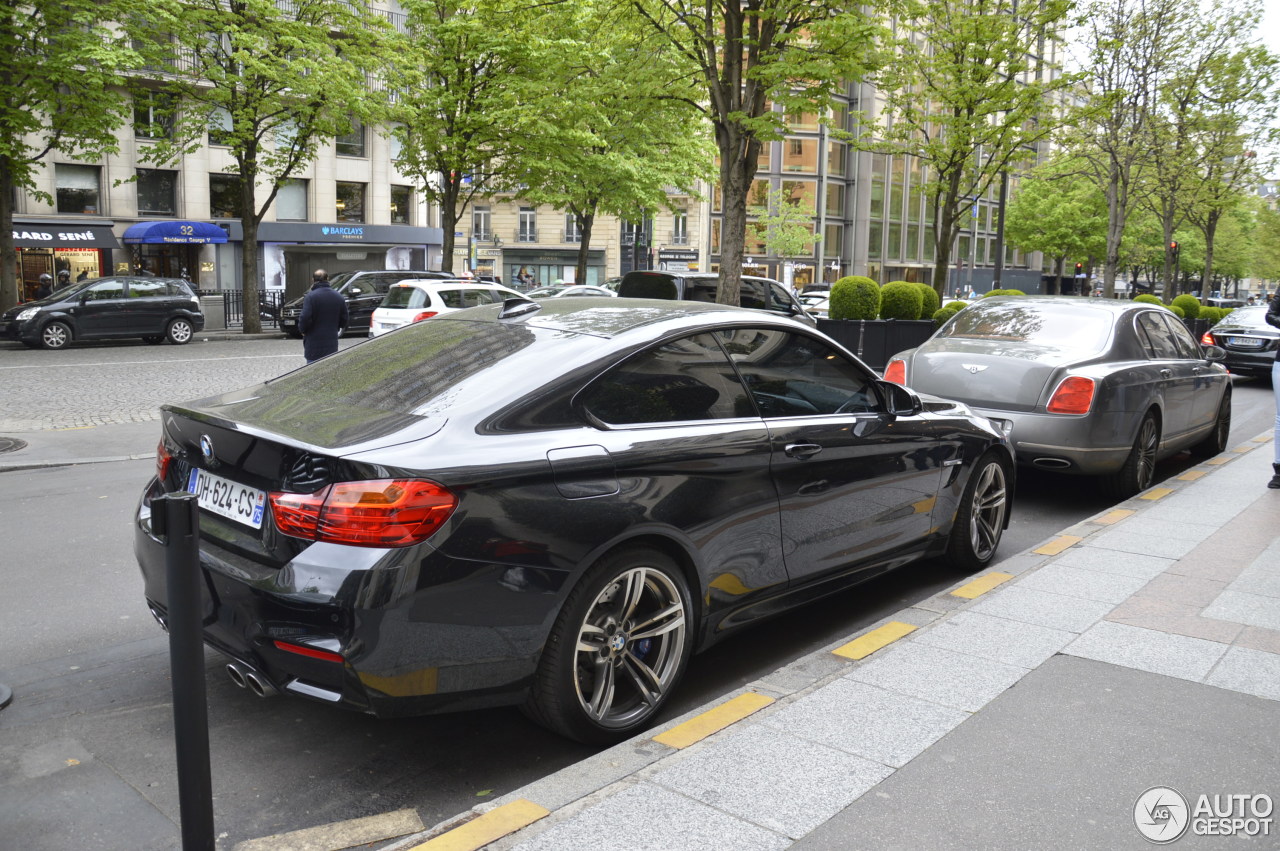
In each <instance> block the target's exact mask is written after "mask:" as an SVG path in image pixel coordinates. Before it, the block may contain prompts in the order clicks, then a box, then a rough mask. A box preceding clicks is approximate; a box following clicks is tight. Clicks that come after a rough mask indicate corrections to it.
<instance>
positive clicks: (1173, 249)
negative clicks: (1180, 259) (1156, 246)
mask: <svg viewBox="0 0 1280 851" xmlns="http://www.w3.org/2000/svg"><path fill="white" fill-rule="evenodd" d="M1169 253H1170V254H1172V255H1173V256H1174V257H1177V256H1178V241H1177V240H1176V239H1175V240H1174V241H1173V242H1170V243H1169Z"/></svg>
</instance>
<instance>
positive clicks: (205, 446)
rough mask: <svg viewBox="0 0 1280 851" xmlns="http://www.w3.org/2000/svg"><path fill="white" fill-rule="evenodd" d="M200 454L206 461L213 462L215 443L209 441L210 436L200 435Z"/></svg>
mask: <svg viewBox="0 0 1280 851" xmlns="http://www.w3.org/2000/svg"><path fill="white" fill-rule="evenodd" d="M200 454H201V455H203V456H204V460H206V461H212V460H213V441H212V440H210V439H209V435H207V434H202V435H200Z"/></svg>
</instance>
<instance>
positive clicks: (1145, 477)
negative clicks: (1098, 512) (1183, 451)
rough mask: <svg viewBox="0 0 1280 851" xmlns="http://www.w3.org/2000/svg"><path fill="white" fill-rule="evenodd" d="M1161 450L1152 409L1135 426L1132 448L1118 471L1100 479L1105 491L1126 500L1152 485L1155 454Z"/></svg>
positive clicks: (1158, 427) (1158, 428)
mask: <svg viewBox="0 0 1280 851" xmlns="http://www.w3.org/2000/svg"><path fill="white" fill-rule="evenodd" d="M1159 451H1160V424H1159V423H1158V422H1157V421H1156V415H1155V413H1153V412H1150V411H1149V412H1147V415H1146V416H1145V417H1143V418H1142V423H1141V425H1139V426H1138V436H1137V437H1136V438H1134V441H1133V448H1132V449H1130V450H1129V455H1128V457H1127V458H1125V460H1124V464H1123V465H1122V466H1121V467H1120V469H1119V470H1117V471H1115V472H1114V473H1112V474H1110V475H1109V476H1106V477H1105V478H1104V479H1103V484H1104V485H1105V487H1106V489H1107V492H1108V493H1109V494H1110V495H1111V496H1113V497H1115V498H1117V499H1128V498H1129V497H1131V496H1133V495H1134V494H1136V493H1141V492H1142V491H1144V490H1146V489H1147V488H1149V487H1151V483H1152V482H1153V481H1155V477H1156V456H1157V454H1158V453H1159Z"/></svg>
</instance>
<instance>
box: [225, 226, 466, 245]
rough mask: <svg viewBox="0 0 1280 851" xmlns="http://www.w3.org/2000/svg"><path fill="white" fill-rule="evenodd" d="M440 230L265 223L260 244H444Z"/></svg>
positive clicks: (260, 229)
mask: <svg viewBox="0 0 1280 851" xmlns="http://www.w3.org/2000/svg"><path fill="white" fill-rule="evenodd" d="M242 233H243V232H242V231H240V229H239V227H238V226H237V227H234V228H232V230H231V238H232V240H238V239H242V238H243V237H242V235H241V234H242ZM443 236H444V232H443V231H442V230H441V229H440V228H420V227H414V226H412V225H343V224H333V225H318V224H310V223H304V222H297V223H295V222H263V223H262V224H260V225H259V226H258V241H259V242H295V243H300V244H304V245H305V244H317V245H333V244H341V243H351V242H358V243H362V244H365V245H440V244H441V242H442V241H443Z"/></svg>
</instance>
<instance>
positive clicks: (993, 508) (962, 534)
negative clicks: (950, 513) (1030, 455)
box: [946, 451, 1010, 573]
mask: <svg viewBox="0 0 1280 851" xmlns="http://www.w3.org/2000/svg"><path fill="white" fill-rule="evenodd" d="M1009 471H1010V464H1009V462H1008V461H1007V460H1006V459H1004V458H1002V457H1001V456H1000V455H999V454H998V453H997V452H994V451H993V452H988V453H987V454H985V455H983V456H982V457H981V458H979V459H978V463H977V464H974V465H973V472H972V473H970V474H969V482H968V483H967V484H966V485H965V486H964V494H963V495H962V496H961V497H960V507H959V510H957V511H956V519H955V522H954V523H953V524H952V526H951V534H950V535H949V536H948V538H947V553H946V561H947V563H948V564H949V565H950V566H951V567H953V568H955V569H956V570H960V571H963V572H965V573H973V572H975V571H978V570H981V569H982V568H984V567H986V566H987V565H988V564H990V563H991V560H992V559H993V558H995V555H996V549H997V548H998V547H999V546H1000V537H1001V536H1002V535H1003V534H1004V527H1005V523H1006V521H1007V520H1008V517H1009V496H1010V492H1009Z"/></svg>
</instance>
